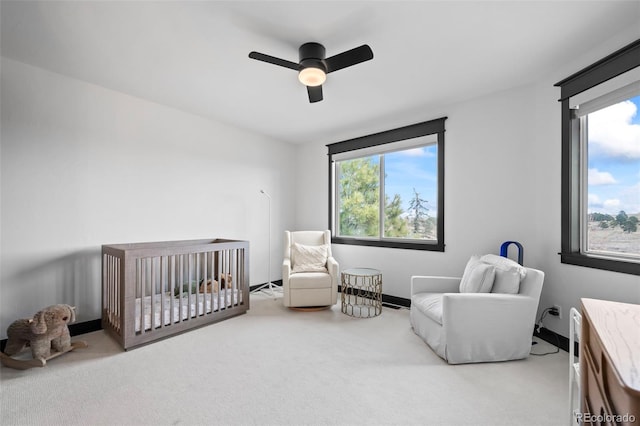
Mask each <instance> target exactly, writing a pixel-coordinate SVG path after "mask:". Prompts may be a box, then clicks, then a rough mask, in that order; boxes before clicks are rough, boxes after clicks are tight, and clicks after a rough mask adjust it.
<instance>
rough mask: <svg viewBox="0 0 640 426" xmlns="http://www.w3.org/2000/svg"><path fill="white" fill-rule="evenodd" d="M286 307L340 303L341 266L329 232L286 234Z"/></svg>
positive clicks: (284, 285)
mask: <svg viewBox="0 0 640 426" xmlns="http://www.w3.org/2000/svg"><path fill="white" fill-rule="evenodd" d="M284 246H285V248H284V261H283V262H282V288H283V290H284V297H283V302H284V306H287V307H291V308H310V307H318V306H330V305H335V304H336V302H337V301H338V262H336V260H335V259H334V258H333V256H332V254H331V233H330V231H297V232H290V231H284Z"/></svg>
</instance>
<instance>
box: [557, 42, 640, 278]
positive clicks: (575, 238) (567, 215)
mask: <svg viewBox="0 0 640 426" xmlns="http://www.w3.org/2000/svg"><path fill="white" fill-rule="evenodd" d="M639 66H640V40H636V41H634V42H632V43H630V44H628V45H627V46H625V47H623V48H622V49H619V50H617V51H616V52H614V53H612V54H611V55H608V56H607V57H605V58H603V59H601V60H600V61H598V62H596V63H594V64H592V65H590V66H588V67H586V68H584V69H582V70H580V71H578V72H577V73H575V74H573V75H571V76H569V77H567V78H565V79H564V80H562V81H560V82H558V83H556V84H555V85H554V86H556V87H560V93H561V96H560V100H559V101H560V102H561V109H562V112H561V122H562V124H561V139H562V160H561V161H562V170H561V175H562V176H561V199H562V201H561V251H560V253H559V254H560V261H561V263H565V264H569V265H576V266H584V267H588V268H596V269H602V270H607V271H614V272H621V273H625V274H632V275H640V264H638V263H637V262H633V261H625V260H619V259H613V258H606V257H603V256H595V255H591V254H585V253H583V251H582V248H581V244H582V241H581V239H582V230H581V220H582V218H581V197H582V194H581V191H582V189H581V172H580V166H581V161H582V158H581V156H582V155H583V154H582V150H581V147H580V145H581V143H580V125H579V124H580V123H579V119H578V118H577V117H575V114H574V112H573V111H572V110H571V108H570V104H569V100H570V98H571V97H572V96H575V95H577V94H578V93H581V92H584V91H585V90H588V89H591V88H592V87H596V86H598V85H600V84H602V83H604V82H606V81H608V80H610V79H612V78H614V77H617V76H619V75H621V74H624V73H626V72H628V71H631V70H633V69H634V68H637V67H639Z"/></svg>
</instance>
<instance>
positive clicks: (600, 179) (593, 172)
mask: <svg viewBox="0 0 640 426" xmlns="http://www.w3.org/2000/svg"><path fill="white" fill-rule="evenodd" d="M588 179H589V185H612V184H614V183H618V182H617V181H616V179H615V178H614V177H613V176H612V175H611V173H609V172H601V171H600V170H598V169H589V177H588Z"/></svg>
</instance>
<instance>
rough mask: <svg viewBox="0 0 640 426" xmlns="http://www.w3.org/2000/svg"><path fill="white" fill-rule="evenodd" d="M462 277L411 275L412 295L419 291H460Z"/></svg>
mask: <svg viewBox="0 0 640 426" xmlns="http://www.w3.org/2000/svg"><path fill="white" fill-rule="evenodd" d="M460 280H461V278H457V277H435V276H425V275H414V276H412V277H411V295H412V296H413V295H414V294H417V293H458V291H459V289H460Z"/></svg>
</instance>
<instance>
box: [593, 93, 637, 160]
mask: <svg viewBox="0 0 640 426" xmlns="http://www.w3.org/2000/svg"><path fill="white" fill-rule="evenodd" d="M637 113H638V108H637V107H636V105H635V104H634V103H633V102H631V101H624V102H620V103H617V104H614V105H611V106H610V107H607V108H604V109H601V110H599V111H596V112H594V113H592V114H589V142H591V143H594V144H596V145H598V146H599V147H600V148H602V149H603V151H604V152H605V153H606V154H608V155H611V156H615V157H627V158H634V159H637V158H640V125H638V124H633V123H632V122H631V121H632V119H633V117H635V115H636V114H637Z"/></svg>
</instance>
